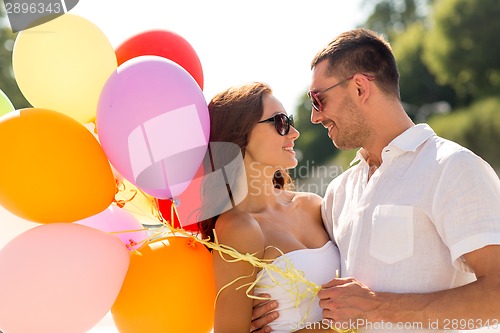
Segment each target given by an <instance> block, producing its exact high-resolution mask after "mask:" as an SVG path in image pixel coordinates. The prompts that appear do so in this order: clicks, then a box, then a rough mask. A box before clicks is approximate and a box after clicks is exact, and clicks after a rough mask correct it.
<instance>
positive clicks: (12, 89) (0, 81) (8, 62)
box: [0, 6, 31, 109]
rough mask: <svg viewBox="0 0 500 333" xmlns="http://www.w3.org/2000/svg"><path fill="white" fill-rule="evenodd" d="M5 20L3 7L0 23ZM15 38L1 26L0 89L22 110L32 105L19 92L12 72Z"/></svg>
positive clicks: (0, 9)
mask: <svg viewBox="0 0 500 333" xmlns="http://www.w3.org/2000/svg"><path fill="white" fill-rule="evenodd" d="M3 20H4V12H3V6H0V22H2V21H3ZM2 23H3V22H2ZM15 38H16V34H14V33H13V32H12V30H11V29H10V27H3V26H1V25H0V89H1V90H2V91H3V92H4V93H5V94H6V95H7V96H8V97H9V99H10V101H11V102H12V104H13V105H14V107H15V108H16V109H22V108H27V107H31V105H30V104H29V103H28V101H26V99H25V98H24V96H23V94H22V93H21V91H20V90H19V87H18V85H17V83H16V80H15V79H14V73H13V71H12V48H13V47H14V40H15Z"/></svg>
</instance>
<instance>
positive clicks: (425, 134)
mask: <svg viewBox="0 0 500 333" xmlns="http://www.w3.org/2000/svg"><path fill="white" fill-rule="evenodd" d="M433 135H436V133H435V132H434V130H433V129H432V128H431V127H430V126H429V125H427V124H417V125H415V126H412V127H410V128H409V129H407V130H406V131H404V132H403V133H401V134H400V135H398V136H397V137H395V138H394V140H392V141H391V142H390V143H389V144H388V145H387V147H396V148H399V150H401V151H411V152H414V151H416V150H417V148H418V147H419V146H420V145H421V144H422V143H424V142H425V141H427V139H428V138H430V137H431V136H433ZM363 152H364V149H363V148H360V149H359V150H358V151H357V152H356V157H355V158H354V159H353V160H352V161H351V163H350V164H349V165H350V166H353V165H354V164H355V163H357V162H358V161H362V160H363V161H364V160H365V157H364V156H363Z"/></svg>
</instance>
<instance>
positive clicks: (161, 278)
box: [111, 237, 215, 333]
mask: <svg viewBox="0 0 500 333" xmlns="http://www.w3.org/2000/svg"><path fill="white" fill-rule="evenodd" d="M139 252H141V254H142V255H132V257H131V258H130V266H129V270H128V272H127V275H126V277H125V281H124V282H123V285H122V288H121V290H120V294H119V295H118V298H117V299H116V300H115V303H114V305H113V307H112V308H111V314H112V316H113V320H114V322H115V324H116V327H117V328H118V331H119V332H120V333H137V332H148V333H163V332H170V333H185V332H189V333H209V332H210V331H211V330H212V327H213V316H214V301H215V282H214V274H213V268H212V256H211V254H210V252H209V251H208V250H207V248H206V247H205V246H204V245H201V244H200V243H197V242H194V241H193V240H190V239H189V238H187V237H168V238H164V239H162V240H158V241H155V242H153V243H150V244H148V245H147V246H144V247H141V248H139Z"/></svg>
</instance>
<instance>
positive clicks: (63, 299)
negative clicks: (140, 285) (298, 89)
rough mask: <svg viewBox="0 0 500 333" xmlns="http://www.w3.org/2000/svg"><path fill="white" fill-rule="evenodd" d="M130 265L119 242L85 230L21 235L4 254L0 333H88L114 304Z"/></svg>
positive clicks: (52, 228)
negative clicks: (0, 331)
mask: <svg viewBox="0 0 500 333" xmlns="http://www.w3.org/2000/svg"><path fill="white" fill-rule="evenodd" d="M129 262H130V255H129V252H128V251H127V249H126V247H125V246H124V245H123V243H122V242H121V241H120V240H119V239H118V238H116V237H113V236H111V235H109V234H107V233H104V232H102V231H100V230H96V229H92V228H89V227H86V226H83V225H78V224H74V223H52V224H44V225H40V226H37V227H35V228H33V229H30V230H28V231H26V232H24V233H22V234H20V235H19V236H17V237H16V238H14V239H13V240H12V241H10V242H9V243H8V244H7V245H6V246H5V247H4V248H2V249H1V250H0V267H1V271H2V273H1V274H0V300H1V301H0V330H3V331H4V332H6V333H7V332H8V333H32V332H33V333H35V332H36V333H39V332H50V333H68V332H72V333H79V332H82V333H83V332H86V331H88V330H89V329H91V328H92V327H93V326H94V325H95V324H97V323H98V322H99V320H101V319H102V318H103V317H104V316H105V315H106V313H107V312H108V311H109V309H110V308H111V306H112V305H113V303H114V301H115V299H116V298H117V296H118V293H119V291H120V289H121V286H122V284H123V281H124V278H125V275H126V273H127V270H128V266H129Z"/></svg>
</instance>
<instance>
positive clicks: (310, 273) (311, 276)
mask: <svg viewBox="0 0 500 333" xmlns="http://www.w3.org/2000/svg"><path fill="white" fill-rule="evenodd" d="M272 263H273V264H274V265H276V266H277V267H280V268H281V269H283V270H286V267H287V265H292V266H293V267H294V269H295V270H297V271H301V272H303V274H304V276H305V278H306V279H307V280H308V281H310V282H313V283H315V284H317V285H322V284H324V283H326V282H328V281H330V280H332V279H333V278H335V276H336V272H337V270H340V256H339V251H338V248H337V246H335V245H334V244H333V243H332V242H331V241H328V242H327V243H325V245H323V246H322V247H320V248H316V249H300V250H295V251H291V252H288V253H285V254H284V255H282V256H280V257H278V258H276V259H275V260H274V261H273V262H272ZM257 279H259V281H258V283H257V285H256V287H255V290H254V295H258V294H261V293H267V294H270V295H271V299H273V300H277V301H278V303H279V306H278V312H279V317H278V319H276V320H275V321H273V322H272V323H271V324H269V326H270V327H272V329H273V332H278V333H279V332H294V331H297V330H299V329H303V328H314V327H315V328H320V327H321V326H313V325H321V324H320V322H321V320H322V315H321V313H322V310H321V308H320V307H319V299H318V297H317V296H314V297H313V296H312V294H311V293H308V294H307V297H305V298H304V299H302V300H301V301H300V302H299V303H298V304H297V305H296V304H295V303H296V301H297V294H304V292H305V291H306V288H307V285H306V284H304V283H300V284H299V285H298V288H296V289H295V288H294V284H291V283H290V281H289V280H288V279H287V278H285V277H283V275H281V274H279V273H277V272H273V271H271V272H269V271H267V270H264V269H263V270H262V271H260V272H259V273H258V275H257ZM314 323H316V324H314Z"/></svg>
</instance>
